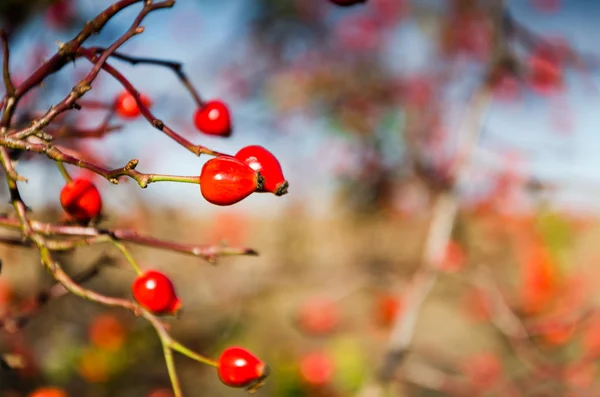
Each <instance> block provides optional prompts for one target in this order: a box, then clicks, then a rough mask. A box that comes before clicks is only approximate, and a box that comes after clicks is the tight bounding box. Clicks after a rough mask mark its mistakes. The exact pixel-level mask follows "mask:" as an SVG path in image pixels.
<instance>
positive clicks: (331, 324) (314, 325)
mask: <svg viewBox="0 0 600 397" xmlns="http://www.w3.org/2000/svg"><path fill="white" fill-rule="evenodd" d="M339 323H340V314H339V309H338V307H337V305H336V304H335V302H333V301H330V300H328V299H322V298H312V299H310V300H307V301H305V302H304V303H303V304H302V306H301V307H300V310H299V312H298V325H299V326H300V328H301V330H302V331H304V332H305V333H307V334H311V335H323V334H328V333H331V332H333V331H335V329H336V328H337V327H338V325H339Z"/></svg>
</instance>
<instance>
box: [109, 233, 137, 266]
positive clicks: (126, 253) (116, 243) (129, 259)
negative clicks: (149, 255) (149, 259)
mask: <svg viewBox="0 0 600 397" xmlns="http://www.w3.org/2000/svg"><path fill="white" fill-rule="evenodd" d="M111 242H112V243H113V245H114V246H115V247H117V249H118V250H119V251H121V253H122V254H123V256H124V257H125V259H127V262H129V264H130V265H131V267H132V268H133V270H135V272H136V273H137V274H142V269H141V268H140V266H139V265H138V264H137V262H136V261H135V259H133V256H132V255H131V252H129V250H128V249H127V247H125V244H123V243H121V242H119V241H117V240H115V239H111Z"/></svg>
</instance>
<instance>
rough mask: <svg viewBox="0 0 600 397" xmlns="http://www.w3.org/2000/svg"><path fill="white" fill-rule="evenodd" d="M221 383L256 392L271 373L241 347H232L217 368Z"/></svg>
mask: <svg viewBox="0 0 600 397" xmlns="http://www.w3.org/2000/svg"><path fill="white" fill-rule="evenodd" d="M217 371H218V373H219V379H221V382H223V383H224V384H226V385H227V386H231V387H245V388H248V389H251V390H255V389H257V388H258V387H260V386H261V384H262V383H263V381H264V380H265V378H266V377H267V375H268V373H269V368H268V366H267V365H266V364H265V363H264V362H262V361H261V360H260V359H259V358H258V357H256V356H254V355H253V354H252V353H250V352H249V351H248V350H246V349H243V348H241V347H230V348H227V349H225V351H224V352H223V353H222V354H221V357H219V366H218V368H217Z"/></svg>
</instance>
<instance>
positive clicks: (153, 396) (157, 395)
mask: <svg viewBox="0 0 600 397" xmlns="http://www.w3.org/2000/svg"><path fill="white" fill-rule="evenodd" d="M146 397H175V396H174V395H173V392H172V391H171V390H170V389H156V390H153V391H152V392H151V393H150V394H148V395H147V396H146Z"/></svg>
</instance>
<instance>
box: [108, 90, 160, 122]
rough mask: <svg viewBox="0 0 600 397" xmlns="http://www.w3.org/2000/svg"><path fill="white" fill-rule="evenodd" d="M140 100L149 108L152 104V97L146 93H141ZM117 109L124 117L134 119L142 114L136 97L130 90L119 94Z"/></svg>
mask: <svg viewBox="0 0 600 397" xmlns="http://www.w3.org/2000/svg"><path fill="white" fill-rule="evenodd" d="M140 100H141V101H142V103H143V104H144V106H146V107H147V108H149V107H150V106H151V105H152V102H151V101H150V98H148V97H147V96H146V95H144V94H140ZM115 111H116V112H117V114H118V115H119V116H121V117H122V118H124V119H134V118H136V117H138V116H140V115H141V114H142V112H141V110H140V108H139V107H138V105H137V102H136V101H135V98H134V97H133V95H131V93H130V92H129V91H123V92H122V93H121V94H119V96H118V97H117V101H116V104H115Z"/></svg>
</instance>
